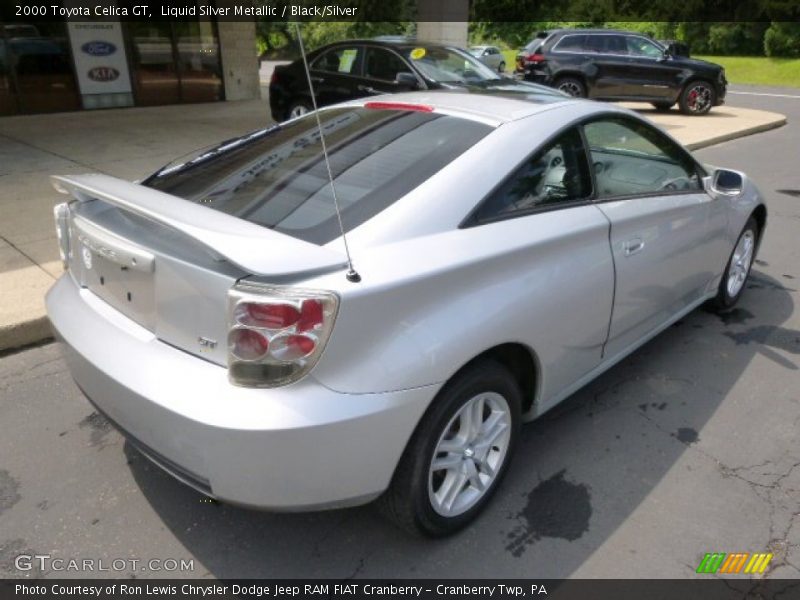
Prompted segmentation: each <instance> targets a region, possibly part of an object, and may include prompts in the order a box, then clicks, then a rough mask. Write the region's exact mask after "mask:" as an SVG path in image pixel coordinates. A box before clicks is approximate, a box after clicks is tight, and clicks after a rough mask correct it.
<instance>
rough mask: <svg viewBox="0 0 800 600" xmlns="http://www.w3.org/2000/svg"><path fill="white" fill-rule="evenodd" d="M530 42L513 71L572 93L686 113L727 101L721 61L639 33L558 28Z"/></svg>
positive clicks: (702, 109)
mask: <svg viewBox="0 0 800 600" xmlns="http://www.w3.org/2000/svg"><path fill="white" fill-rule="evenodd" d="M529 46H530V51H528V52H524V51H523V52H522V53H521V54H520V55H519V56H518V57H517V72H518V73H519V74H521V75H522V77H524V79H525V80H527V81H534V82H537V83H543V84H546V85H551V86H553V87H555V88H557V89H559V90H561V91H563V92H566V93H568V94H570V95H572V96H580V97H584V98H595V99H598V100H632V101H637V102H650V103H651V104H653V106H655V107H656V108H657V109H659V110H669V109H670V108H672V106H674V105H675V104H676V103H677V104H678V106H679V107H680V110H681V112H683V113H685V114H688V115H703V114H705V113H707V112H708V111H709V110H711V108H712V107H713V106H718V105H720V104H722V103H723V102H724V101H725V91H726V87H727V83H728V82H727V80H726V79H725V70H724V69H723V68H722V67H721V66H720V65H717V64H714V63H710V62H707V61H703V60H696V59H692V58H689V57H688V56H681V55H678V53H677V52H674V51H673V52H671V51H670V50H669V49H668V48H667V47H665V46H663V45H661V44H659V43H658V42H656V41H655V40H652V39H650V38H649V37H647V36H644V35H642V34H639V33H634V32H629V31H613V30H609V29H561V30H557V31H553V32H550V33H548V34H546V37H545V38H544V39H542V36H541V34H539V35H538V36H537V39H535V40H534V41H533V42H532V44H529ZM673 48H675V46H673Z"/></svg>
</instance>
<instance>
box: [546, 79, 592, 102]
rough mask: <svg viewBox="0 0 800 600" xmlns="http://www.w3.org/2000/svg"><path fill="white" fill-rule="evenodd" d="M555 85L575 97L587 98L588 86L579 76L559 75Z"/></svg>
mask: <svg viewBox="0 0 800 600" xmlns="http://www.w3.org/2000/svg"><path fill="white" fill-rule="evenodd" d="M553 87H554V88H556V89H557V90H559V91H560V92H564V93H565V94H569V95H570V96H572V97H573V98H586V86H585V85H584V83H583V82H582V81H581V80H580V79H578V78H577V77H559V78H558V79H556V81H555V83H554V84H553Z"/></svg>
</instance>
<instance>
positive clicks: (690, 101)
mask: <svg viewBox="0 0 800 600" xmlns="http://www.w3.org/2000/svg"><path fill="white" fill-rule="evenodd" d="M711 94H712V92H711V88H710V87H708V85H706V84H705V83H697V84H695V85H693V86H692V87H691V88H689V91H688V93H687V94H686V106H687V107H688V108H689V110H690V111H691V112H693V113H703V112H705V111H706V110H708V108H709V107H710V105H711Z"/></svg>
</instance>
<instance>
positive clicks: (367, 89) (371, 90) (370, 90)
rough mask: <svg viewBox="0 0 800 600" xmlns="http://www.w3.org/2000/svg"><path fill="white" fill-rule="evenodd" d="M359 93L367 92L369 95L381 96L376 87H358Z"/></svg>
mask: <svg viewBox="0 0 800 600" xmlns="http://www.w3.org/2000/svg"><path fill="white" fill-rule="evenodd" d="M358 91H359V92H367V93H368V94H380V92H379V91H378V90H376V89H375V88H374V87H370V86H368V85H359V86H358Z"/></svg>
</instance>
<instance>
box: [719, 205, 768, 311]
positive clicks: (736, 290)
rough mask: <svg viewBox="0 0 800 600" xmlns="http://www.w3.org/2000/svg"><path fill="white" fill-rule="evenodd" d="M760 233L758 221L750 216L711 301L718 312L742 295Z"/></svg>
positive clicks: (731, 306)
mask: <svg viewBox="0 0 800 600" xmlns="http://www.w3.org/2000/svg"><path fill="white" fill-rule="evenodd" d="M758 233H759V231H758V223H757V222H756V220H755V219H754V218H753V217H750V219H749V220H748V221H747V223H746V224H745V226H744V229H742V233H740V234H739V238H738V239H737V240H736V246H734V248H733V252H731V255H730V258H728V266H727V267H726V268H725V273H724V274H723V275H722V281H720V283H719V290H718V291H717V296H716V297H715V298H714V299H713V300H712V301H711V308H712V309H714V310H715V311H716V312H726V311H728V310H730V309H732V308H733V307H734V306H735V305H736V303H737V302H738V301H739V298H741V297H742V292H744V288H745V284H746V283H747V277H748V276H749V275H750V269H751V267H752V266H753V260H754V259H755V252H756V247H757V246H758Z"/></svg>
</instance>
